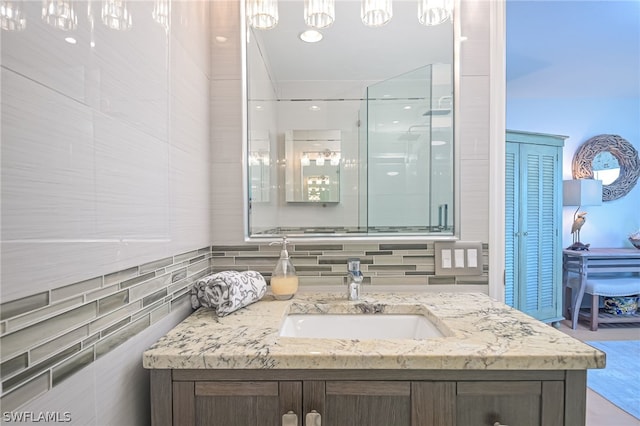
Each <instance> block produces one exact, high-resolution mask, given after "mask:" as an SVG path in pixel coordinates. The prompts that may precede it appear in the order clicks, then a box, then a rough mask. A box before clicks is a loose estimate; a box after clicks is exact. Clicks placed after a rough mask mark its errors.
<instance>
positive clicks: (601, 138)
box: [572, 135, 640, 201]
mask: <svg viewBox="0 0 640 426" xmlns="http://www.w3.org/2000/svg"><path fill="white" fill-rule="evenodd" d="M572 169H573V178H574V179H594V178H595V179H598V180H602V181H603V185H602V201H611V200H617V199H618V198H621V197H624V196H625V195H626V194H627V193H629V191H631V189H632V188H633V187H634V186H635V184H636V182H637V181H638V177H639V176H640V159H638V151H636V149H635V148H634V147H633V145H631V144H630V143H629V142H628V141H627V140H626V139H624V138H622V137H620V136H618V135H598V136H594V137H592V138H591V139H589V140H588V141H586V142H585V143H583V144H582V145H581V146H580V148H578V150H577V151H576V153H575V155H574V156H573V164H572ZM598 174H600V175H601V176H597V175H598ZM607 175H608V176H613V177H609V178H607ZM605 182H611V183H609V184H605Z"/></svg>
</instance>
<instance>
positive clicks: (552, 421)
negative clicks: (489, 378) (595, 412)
mask: <svg viewBox="0 0 640 426" xmlns="http://www.w3.org/2000/svg"><path fill="white" fill-rule="evenodd" d="M563 389H564V386H563V384H562V382H539V381H526V382H458V384H457V391H456V393H457V395H456V425H457V426H494V425H495V424H502V425H518V426H562V424H563V419H564V416H563V409H564V394H563Z"/></svg>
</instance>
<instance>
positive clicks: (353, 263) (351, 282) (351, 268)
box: [347, 258, 364, 300]
mask: <svg viewBox="0 0 640 426" xmlns="http://www.w3.org/2000/svg"><path fill="white" fill-rule="evenodd" d="M347 273H348V275H347V297H348V298H349V300H358V299H360V284H362V280H363V279H364V276H363V275H362V272H360V259H356V258H349V259H347Z"/></svg>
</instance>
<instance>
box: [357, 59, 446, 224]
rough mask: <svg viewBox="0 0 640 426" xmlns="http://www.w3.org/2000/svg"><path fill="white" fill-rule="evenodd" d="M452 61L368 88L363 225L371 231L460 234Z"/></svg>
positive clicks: (363, 137)
mask: <svg viewBox="0 0 640 426" xmlns="http://www.w3.org/2000/svg"><path fill="white" fill-rule="evenodd" d="M451 75H452V73H451V65H449V64H434V65H427V66H425V67H422V68H419V69H416V70H414V71H411V72H408V73H405V74H403V75H400V76H397V77H394V78H391V79H388V80H385V81H382V82H379V83H376V84H373V85H371V86H368V87H367V90H366V95H365V99H364V100H363V101H362V105H361V110H360V120H361V127H360V130H361V132H360V156H361V158H360V164H361V165H366V166H365V167H362V168H361V172H360V182H361V183H360V187H361V191H360V194H361V198H360V223H362V224H366V227H367V229H368V232H369V233H385V232H392V233H394V232H401V233H403V234H412V233H429V234H431V233H442V234H445V235H451V234H453V214H454V209H453V201H454V181H453V179H454V161H453V158H454V156H453V154H454V148H453V102H452V100H453V90H452V88H453V86H452V84H451Z"/></svg>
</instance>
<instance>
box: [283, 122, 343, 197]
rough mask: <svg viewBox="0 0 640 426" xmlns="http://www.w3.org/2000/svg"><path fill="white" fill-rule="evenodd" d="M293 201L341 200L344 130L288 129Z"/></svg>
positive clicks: (289, 190)
mask: <svg viewBox="0 0 640 426" xmlns="http://www.w3.org/2000/svg"><path fill="white" fill-rule="evenodd" d="M285 159H286V168H287V171H286V179H285V187H286V199H287V202H289V203H294V202H307V203H319V202H320V203H338V202H340V159H341V153H340V130H288V131H286V132H285Z"/></svg>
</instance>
